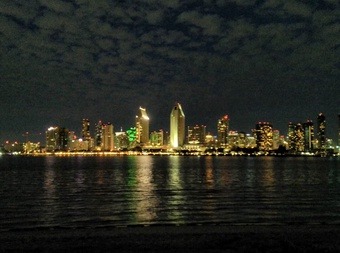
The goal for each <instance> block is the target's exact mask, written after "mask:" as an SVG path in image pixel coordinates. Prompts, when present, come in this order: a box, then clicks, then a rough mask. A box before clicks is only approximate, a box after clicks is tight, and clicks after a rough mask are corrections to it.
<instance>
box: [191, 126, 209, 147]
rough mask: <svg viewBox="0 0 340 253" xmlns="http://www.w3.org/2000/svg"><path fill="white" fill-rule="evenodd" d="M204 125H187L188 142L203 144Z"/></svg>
mask: <svg viewBox="0 0 340 253" xmlns="http://www.w3.org/2000/svg"><path fill="white" fill-rule="evenodd" d="M205 130H206V126H204V125H201V126H199V125H196V126H194V127H190V126H188V143H189V144H203V143H205V135H206V133H205Z"/></svg>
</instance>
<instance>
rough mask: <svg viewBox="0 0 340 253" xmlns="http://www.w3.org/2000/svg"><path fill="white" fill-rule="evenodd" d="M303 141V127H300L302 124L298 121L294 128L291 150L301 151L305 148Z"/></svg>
mask: <svg viewBox="0 0 340 253" xmlns="http://www.w3.org/2000/svg"><path fill="white" fill-rule="evenodd" d="M304 141H305V137H304V129H303V127H302V124H301V123H298V124H296V125H295V128H294V139H293V143H294V145H293V150H294V151H295V152H303V151H304V150H305V145H304Z"/></svg>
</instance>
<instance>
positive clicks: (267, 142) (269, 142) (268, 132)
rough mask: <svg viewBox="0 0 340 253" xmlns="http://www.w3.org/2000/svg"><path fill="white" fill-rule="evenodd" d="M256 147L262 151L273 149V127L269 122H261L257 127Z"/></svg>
mask: <svg viewBox="0 0 340 253" xmlns="http://www.w3.org/2000/svg"><path fill="white" fill-rule="evenodd" d="M255 135H256V138H255V139H256V145H257V148H258V149H259V150H260V151H269V150H272V149H273V126H272V125H271V124H269V122H259V123H258V124H256V127H255Z"/></svg>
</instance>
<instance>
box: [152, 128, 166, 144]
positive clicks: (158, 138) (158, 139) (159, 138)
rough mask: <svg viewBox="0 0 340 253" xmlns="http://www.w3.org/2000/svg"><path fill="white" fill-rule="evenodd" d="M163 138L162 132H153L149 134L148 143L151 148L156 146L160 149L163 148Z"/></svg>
mask: <svg viewBox="0 0 340 253" xmlns="http://www.w3.org/2000/svg"><path fill="white" fill-rule="evenodd" d="M163 139H164V136H163V130H159V131H158V132H157V131H153V132H151V133H150V143H151V145H152V146H157V147H161V146H163V143H164V141H163Z"/></svg>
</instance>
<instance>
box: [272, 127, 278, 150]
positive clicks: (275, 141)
mask: <svg viewBox="0 0 340 253" xmlns="http://www.w3.org/2000/svg"><path fill="white" fill-rule="evenodd" d="M279 146H280V131H279V130H274V131H273V150H276V149H278V148H279Z"/></svg>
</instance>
